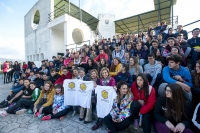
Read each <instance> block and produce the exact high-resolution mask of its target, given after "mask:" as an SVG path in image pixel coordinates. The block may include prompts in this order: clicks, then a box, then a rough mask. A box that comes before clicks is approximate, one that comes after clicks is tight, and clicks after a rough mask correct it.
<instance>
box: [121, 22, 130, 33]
mask: <svg viewBox="0 0 200 133" xmlns="http://www.w3.org/2000/svg"><path fill="white" fill-rule="evenodd" d="M122 23H123V24H124V25H125V27H126V28H127V29H128V27H127V26H126V24H125V23H124V21H123V20H122ZM128 31H129V32H130V30H129V29H128Z"/></svg>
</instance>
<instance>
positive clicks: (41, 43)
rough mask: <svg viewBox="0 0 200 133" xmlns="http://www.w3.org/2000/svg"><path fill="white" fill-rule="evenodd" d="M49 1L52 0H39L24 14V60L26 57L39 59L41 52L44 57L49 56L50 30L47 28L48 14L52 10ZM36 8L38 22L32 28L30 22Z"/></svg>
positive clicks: (47, 57)
mask: <svg viewBox="0 0 200 133" xmlns="http://www.w3.org/2000/svg"><path fill="white" fill-rule="evenodd" d="M51 1H53V0H39V1H38V2H37V3H36V4H35V5H34V6H33V7H32V8H31V9H30V11H29V12H28V13H27V14H26V15H25V16H24V30H25V31H24V33H25V59H26V61H27V60H28V59H29V60H31V61H37V60H41V55H42V54H44V58H45V59H49V58H51V56H49V54H48V53H49V52H50V53H51V51H50V50H51V49H50V47H49V45H50V30H49V29H48V28H47V23H48V14H49V13H50V12H51V11H52V6H51ZM52 4H53V3H52ZM37 10H39V12H40V22H39V26H38V27H37V29H36V30H33V28H32V22H33V18H34V14H35V12H36V11H37ZM38 56H39V58H38Z"/></svg>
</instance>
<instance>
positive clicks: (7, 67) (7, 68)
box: [3, 62, 9, 72]
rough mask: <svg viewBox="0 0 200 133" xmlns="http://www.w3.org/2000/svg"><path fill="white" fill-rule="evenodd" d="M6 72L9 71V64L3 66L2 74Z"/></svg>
mask: <svg viewBox="0 0 200 133" xmlns="http://www.w3.org/2000/svg"><path fill="white" fill-rule="evenodd" d="M8 71H9V64H8V63H6V62H5V63H4V64H3V72H8Z"/></svg>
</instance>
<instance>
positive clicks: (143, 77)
mask: <svg viewBox="0 0 200 133" xmlns="http://www.w3.org/2000/svg"><path fill="white" fill-rule="evenodd" d="M138 77H141V78H142V79H143V81H144V82H143V87H142V88H141V89H143V90H144V96H145V98H146V99H148V98H149V82H148V79H147V76H146V75H145V74H143V73H141V74H139V75H138V76H137V78H138ZM136 83H137V80H136ZM137 87H138V85H137Z"/></svg>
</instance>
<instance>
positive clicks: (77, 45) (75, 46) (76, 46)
mask: <svg viewBox="0 0 200 133" xmlns="http://www.w3.org/2000/svg"><path fill="white" fill-rule="evenodd" d="M85 44H87V45H88V46H90V40H87V41H83V42H77V43H73V44H67V45H65V46H66V49H69V50H71V49H75V50H76V51H78V50H80V48H82V47H83V45H85Z"/></svg>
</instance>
